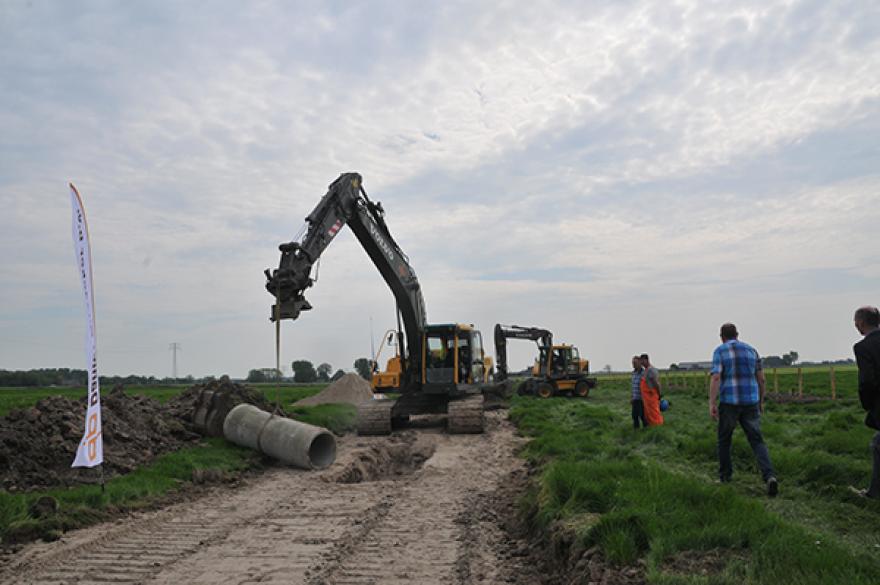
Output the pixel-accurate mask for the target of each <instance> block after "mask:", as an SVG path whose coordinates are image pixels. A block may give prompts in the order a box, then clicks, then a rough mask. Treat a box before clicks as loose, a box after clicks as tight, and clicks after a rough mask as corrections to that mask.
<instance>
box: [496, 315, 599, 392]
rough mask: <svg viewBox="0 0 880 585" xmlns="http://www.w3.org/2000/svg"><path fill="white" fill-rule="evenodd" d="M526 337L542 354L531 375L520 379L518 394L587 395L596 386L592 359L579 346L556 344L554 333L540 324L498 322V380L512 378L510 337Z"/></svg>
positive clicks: (539, 355) (539, 354)
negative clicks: (509, 360) (591, 374)
mask: <svg viewBox="0 0 880 585" xmlns="http://www.w3.org/2000/svg"><path fill="white" fill-rule="evenodd" d="M508 339H525V340H528V341H534V342H535V343H536V344H537V346H538V357H537V359H536V360H535V365H534V366H533V367H532V372H531V376H529V377H528V378H526V379H525V380H523V381H522V382H520V384H519V386H517V389H516V391H517V394H520V395H523V394H531V395H536V396H540V397H541V398H550V397H551V396H557V395H562V396H580V397H581V398H586V397H587V396H589V395H590V390H592V389H593V388H595V387H596V379H595V378H590V377H589V374H590V362H589V360H585V359H581V357H580V353H579V352H578V348H576V347H574V346H573V345H566V344H559V345H554V344H553V333H552V332H551V331H550V330H549V329H542V328H540V327H521V326H519V325H501V324H500V323H498V324H496V325H495V354H496V358H497V360H498V373H497V374H496V376H495V377H496V381H498V382H503V381H505V380H508V370H507V340H508Z"/></svg>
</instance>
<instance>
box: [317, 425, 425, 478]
mask: <svg viewBox="0 0 880 585" xmlns="http://www.w3.org/2000/svg"><path fill="white" fill-rule="evenodd" d="M398 439H400V440H399V442H391V441H389V442H384V443H379V444H376V445H372V446H369V447H367V448H365V449H363V450H361V451H359V452H358V453H357V454H356V455H355V457H354V459H353V460H352V461H350V462H349V463H348V464H346V465H345V467H343V468H342V469H341V470H340V471H338V472H336V473H335V474H333V475H332V476H328V477H326V478H325V479H326V480H327V481H332V482H336V483H361V482H365V481H378V480H381V479H393V478H397V477H400V476H402V475H409V474H411V473H414V472H415V471H417V470H419V469H421V467H422V465H423V464H424V463H425V461H427V460H428V459H430V458H431V456H432V455H433V454H434V449H435V447H436V446H435V444H434V442H433V441H432V440H430V439H429V438H427V437H417V436H416V435H413V434H406V435H402V436H400V437H399V438H398Z"/></svg>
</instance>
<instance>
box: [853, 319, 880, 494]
mask: <svg viewBox="0 0 880 585" xmlns="http://www.w3.org/2000/svg"><path fill="white" fill-rule="evenodd" d="M853 321H854V323H855V326H856V329H858V330H859V333H861V334H862V335H864V336H865V338H864V339H862V340H861V341H860V342H858V343H857V344H855V345H854V346H853V352H854V353H855V354H856V364H858V366H859V400H860V401H861V403H862V408H864V409H865V410H866V411H867V413H868V414H867V415H866V416H865V424H866V425H867V426H869V427H871V428H872V429H874V430H877V431H880V311H878V310H877V307H861V308H860V309H858V310H856V314H855V317H854V319H853ZM871 453H872V454H873V457H874V465H873V470H872V472H871V484H870V485H869V486H868V489H867V490H858V492H859V494H860V495H862V496H865V497H868V498H878V499H880V432H878V433H877V434H876V435H874V439H873V440H872V441H871Z"/></svg>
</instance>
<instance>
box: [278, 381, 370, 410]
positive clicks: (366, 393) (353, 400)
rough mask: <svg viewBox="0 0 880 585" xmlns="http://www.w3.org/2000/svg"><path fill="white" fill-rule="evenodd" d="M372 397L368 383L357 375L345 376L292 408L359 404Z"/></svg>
mask: <svg viewBox="0 0 880 585" xmlns="http://www.w3.org/2000/svg"><path fill="white" fill-rule="evenodd" d="M372 397H373V389H372V387H370V383H369V382H367V381H366V380H364V379H363V378H361V377H360V376H359V375H357V374H346V375H344V376H342V377H341V378H339V379H338V380H336V381H335V382H333V383H332V384H330V385H329V386H327V387H326V388H324V389H323V390H321V391H320V392H319V393H317V394H315V395H314V396H309V397H308V398H303V399H302V400H299V401H297V402H296V403H294V406H315V405H316V404H329V403H331V402H334V403H348V404H360V403H361V402H364V401H365V400H370V399H371V398H372Z"/></svg>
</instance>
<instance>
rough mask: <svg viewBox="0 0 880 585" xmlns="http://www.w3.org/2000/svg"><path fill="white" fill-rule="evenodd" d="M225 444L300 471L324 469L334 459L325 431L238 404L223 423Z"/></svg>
mask: <svg viewBox="0 0 880 585" xmlns="http://www.w3.org/2000/svg"><path fill="white" fill-rule="evenodd" d="M223 436H224V437H225V438H226V440H227V441H230V442H232V443H235V444H236V445H241V446H242V447H250V448H251V449H255V450H257V451H259V452H260V453H263V454H265V455H268V456H270V457H274V458H275V459H278V460H279V461H282V462H284V463H287V464H288V465H294V466H296V467H301V468H303V469H324V468H325V467H328V466H329V465H331V464H332V463H333V462H334V461H335V460H336V438H335V437H334V436H333V434H332V433H331V432H330V431H328V430H327V429H323V428H321V427H316V426H313V425H310V424H306V423H303V422H299V421H295V420H292V419H289V418H285V417H283V416H277V415H274V414H272V413H270V412H266V411H265V410H260V409H259V408H257V407H256V406H253V405H251V404H239V405H238V406H236V407H235V408H233V409H232V410H231V411H229V414H228V415H226V419H225V420H224V421H223Z"/></svg>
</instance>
